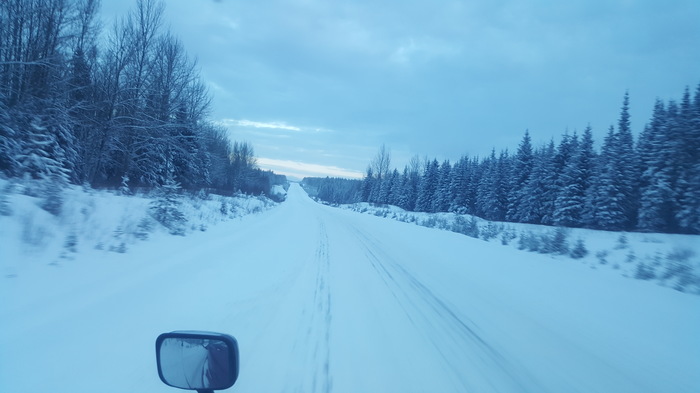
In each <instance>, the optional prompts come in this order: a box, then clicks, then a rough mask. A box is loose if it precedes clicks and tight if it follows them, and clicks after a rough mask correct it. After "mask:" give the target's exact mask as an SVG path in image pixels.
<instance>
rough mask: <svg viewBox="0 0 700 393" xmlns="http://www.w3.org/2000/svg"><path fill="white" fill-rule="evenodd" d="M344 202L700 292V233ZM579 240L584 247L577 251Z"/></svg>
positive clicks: (368, 211) (352, 207)
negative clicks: (495, 218)
mask: <svg viewBox="0 0 700 393" xmlns="http://www.w3.org/2000/svg"><path fill="white" fill-rule="evenodd" d="M339 207H340V208H342V209H347V210H352V211H356V212H360V213H365V214H369V215H374V216H378V217H385V218H390V219H393V220H398V221H402V222H408V223H413V224H416V225H420V226H425V227H429V228H437V229H441V230H447V231H454V232H459V233H463V234H467V236H471V237H475V238H478V239H481V240H484V241H488V242H491V243H493V244H500V245H504V246H509V247H512V248H516V249H519V250H525V251H530V252H538V253H541V254H547V255H549V257H550V258H554V259H559V260H562V261H566V262H574V263H581V264H584V265H587V266H588V267H590V268H591V269H601V270H613V271H615V272H616V273H617V274H620V275H622V276H624V277H629V278H634V279H639V280H649V281H653V282H655V283H657V284H659V285H661V286H665V287H669V288H673V289H675V290H679V291H683V292H687V293H692V294H700V236H697V235H678V234H665V233H639V232H608V231H598V230H590V229H582V228H553V227H548V226H542V225H531V224H518V223H508V222H505V223H502V222H491V221H486V220H483V219H480V218H478V217H472V216H469V215H457V214H454V213H417V212H409V211H406V210H403V209H401V208H399V207H396V206H375V205H372V204H369V203H356V204H351V205H341V206H339ZM460 220H461V221H460ZM470 225H474V226H475V227H476V229H474V228H472V227H470ZM557 231H561V238H560V239H559V240H560V243H558V244H551V243H556V242H557V240H556V239H555V236H556V235H557ZM579 244H580V245H581V247H582V248H580V249H578V250H580V251H579V252H580V254H578V255H576V254H575V253H576V250H577V245H579ZM572 254H574V255H573V256H572Z"/></svg>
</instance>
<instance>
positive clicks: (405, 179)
mask: <svg viewBox="0 0 700 393" xmlns="http://www.w3.org/2000/svg"><path fill="white" fill-rule="evenodd" d="M390 162H391V157H390V153H389V151H388V149H387V148H386V147H385V146H382V147H381V148H380V150H379V152H378V153H377V156H376V157H375V158H374V159H373V160H372V162H371V164H370V165H369V166H368V168H367V173H366V175H365V177H364V179H363V180H348V179H332V178H325V179H323V178H307V179H304V184H305V186H306V187H307V189H309V190H311V192H312V194H314V195H315V196H316V197H317V198H319V199H322V200H325V201H327V202H329V203H334V204H340V203H354V202H369V203H373V204H389V205H396V206H399V207H401V208H403V209H405V210H408V211H416V212H455V213H458V214H471V215H475V216H478V217H481V218H484V219H487V220H491V221H506V222H518V223H531V224H542V225H552V226H562V227H583V228H593V229H603V230H611V231H648V232H667V233H690V234H698V233H700V85H698V87H697V89H696V91H695V93H694V94H691V92H690V89H689V88H686V89H685V91H684V93H683V95H682V97H681V99H680V101H675V100H670V101H668V102H663V101H662V100H660V99H657V101H656V103H655V105H654V108H653V114H652V116H651V119H650V121H649V122H648V124H647V125H646V126H645V127H644V129H643V131H642V132H641V133H639V136H638V138H636V140H635V138H634V135H633V133H632V130H631V128H630V116H629V94H627V93H625V95H624V99H623V103H622V108H621V111H620V116H619V119H618V121H617V126H616V127H615V126H610V128H609V130H608V132H607V135H606V136H605V138H604V140H603V141H602V145H601V148H600V149H596V148H595V144H594V140H593V135H592V130H591V127H590V126H589V127H586V128H585V129H584V130H583V132H582V133H581V134H579V133H577V132H573V133H571V134H569V133H565V134H564V135H563V136H562V137H561V139H560V140H559V141H558V143H556V142H555V141H554V140H552V141H550V142H549V143H546V144H543V145H540V146H535V145H533V142H532V140H531V137H530V135H529V132H528V131H526V132H525V135H524V136H523V137H522V140H521V142H520V144H519V146H518V149H517V151H516V152H515V154H511V153H510V152H509V151H508V150H502V151H500V153H498V154H497V153H496V150H495V149H494V150H492V152H491V154H490V155H489V156H488V157H483V158H479V157H469V156H463V157H461V158H460V159H459V160H458V161H457V162H454V163H451V162H449V161H443V162H439V161H438V160H437V159H427V158H426V159H423V160H421V159H419V158H418V157H414V158H413V159H412V160H411V161H410V162H409V164H408V165H406V166H405V167H404V168H403V170H402V171H399V170H398V169H391V168H390Z"/></svg>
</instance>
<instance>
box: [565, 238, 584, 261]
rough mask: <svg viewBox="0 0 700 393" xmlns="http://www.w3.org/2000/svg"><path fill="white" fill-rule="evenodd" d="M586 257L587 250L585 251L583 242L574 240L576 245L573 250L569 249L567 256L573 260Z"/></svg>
mask: <svg viewBox="0 0 700 393" xmlns="http://www.w3.org/2000/svg"><path fill="white" fill-rule="evenodd" d="M586 255H588V249H586V245H585V244H584V243H583V240H582V239H578V240H576V244H575V245H574V248H573V249H571V253H570V254H569V256H571V258H574V259H581V258H583V257H585V256H586Z"/></svg>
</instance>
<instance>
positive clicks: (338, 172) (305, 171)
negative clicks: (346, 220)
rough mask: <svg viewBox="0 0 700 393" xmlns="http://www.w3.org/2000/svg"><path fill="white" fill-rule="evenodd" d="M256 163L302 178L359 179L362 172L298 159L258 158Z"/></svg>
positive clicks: (262, 166)
mask: <svg viewBox="0 0 700 393" xmlns="http://www.w3.org/2000/svg"><path fill="white" fill-rule="evenodd" d="M258 165H260V167H261V168H263V169H270V170H272V171H274V172H276V173H281V174H283V175H287V176H290V177H295V178H298V179H302V178H304V177H326V176H330V177H344V178H350V179H361V178H362V176H363V173H362V172H358V171H353V170H350V169H344V168H339V167H336V166H331V165H319V164H308V163H305V162H300V161H292V160H278V159H274V158H264V157H261V158H258Z"/></svg>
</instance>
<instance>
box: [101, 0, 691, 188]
mask: <svg viewBox="0 0 700 393" xmlns="http://www.w3.org/2000/svg"><path fill="white" fill-rule="evenodd" d="M135 4H136V1H135V0H133V1H132V0H128V1H121V0H102V17H103V23H104V25H105V31H107V30H108V29H109V28H110V27H111V25H112V23H113V20H114V18H115V17H116V16H121V15H124V14H125V13H126V12H128V11H129V10H130V9H132V8H133V7H134V5H135ZM165 4H166V10H165V15H164V25H165V26H167V27H169V28H170V29H171V30H172V31H173V32H174V33H175V34H176V35H177V36H178V37H179V38H180V39H181V40H182V41H183V44H184V46H185V48H186V50H187V51H188V53H189V54H190V56H192V57H196V58H197V59H198V64H199V67H200V69H201V77H202V79H203V81H204V82H205V84H206V85H207V86H208V87H209V89H210V92H211V93H212V95H213V103H212V112H211V119H212V120H213V121H216V122H218V123H220V124H222V125H224V126H226V127H227V128H228V129H229V131H230V133H231V136H232V139H234V140H239V141H248V142H250V143H252V144H253V147H254V149H255V153H256V156H257V157H258V161H259V165H260V166H261V167H263V168H265V169H272V170H274V171H275V172H278V173H283V174H287V175H291V176H295V177H303V176H326V175H328V176H343V177H352V176H361V175H362V173H363V172H364V170H365V168H366V167H367V164H368V163H369V161H370V160H371V158H372V157H373V156H374V155H375V154H376V152H377V150H378V148H379V146H380V145H381V144H385V145H386V146H387V147H388V148H389V149H390V150H391V154H392V160H393V161H392V164H393V165H392V166H396V167H398V168H399V169H401V168H402V167H403V165H405V164H406V162H407V161H408V159H409V158H410V157H411V156H414V155H419V156H421V157H423V156H427V157H430V158H438V159H439V160H443V159H450V160H452V161H454V160H456V159H458V158H459V157H460V156H462V155H464V154H469V155H470V156H482V157H483V156H485V155H488V154H489V153H490V151H491V149H492V148H495V149H496V151H497V152H498V151H500V150H502V149H509V150H510V151H511V152H513V151H515V150H516V149H517V145H518V142H519V141H520V139H521V138H522V136H523V134H524V132H525V130H526V129H528V130H529V132H530V134H531V136H532V139H533V143H534V144H535V145H540V144H544V143H547V142H549V140H550V139H552V138H554V139H555V140H556V141H558V140H559V138H560V136H561V135H562V134H563V133H564V132H566V131H567V130H568V131H569V132H573V131H575V130H577V131H579V132H581V131H582V130H583V129H584V128H585V127H586V125H587V124H589V123H590V125H591V126H592V128H593V132H594V137H595V139H596V142H597V143H600V142H601V141H602V138H603V136H604V135H605V133H606V132H607V129H608V127H609V126H610V125H613V124H616V122H617V118H618V115H619V111H620V106H621V104H622V98H623V95H624V93H625V91H626V90H629V94H630V104H631V119H632V128H633V131H634V132H635V133H636V134H638V133H639V132H641V130H642V129H643V127H644V124H645V123H646V122H647V121H648V119H649V117H650V115H651V110H652V107H653V104H654V100H655V99H656V98H657V97H659V98H661V99H663V100H665V101H667V100H669V99H676V100H679V99H680V98H681V96H682V94H683V91H684V89H685V87H686V86H689V87H690V89H691V92H694V90H695V88H696V86H697V85H698V83H700V22H699V21H700V1H698V0H669V1H655V0H644V1H641V0H567V1H545V0H532V1H522V0H500V1H499V0H471V1H467V0H462V1H460V0H446V1H440V0H437V1H436V0H413V1H411V0H354V1H330V0H326V1H322V0H256V1H249V0H219V1H214V0H167V1H165Z"/></svg>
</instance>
